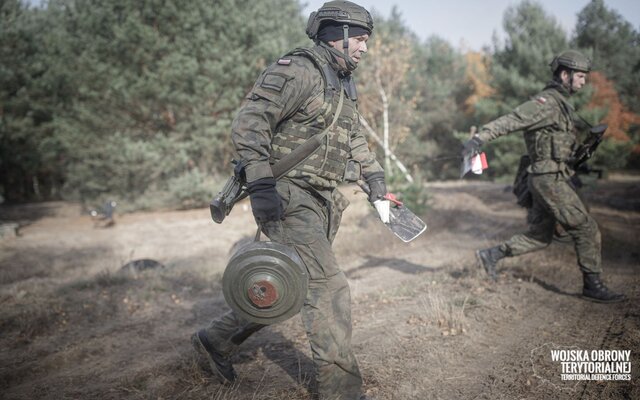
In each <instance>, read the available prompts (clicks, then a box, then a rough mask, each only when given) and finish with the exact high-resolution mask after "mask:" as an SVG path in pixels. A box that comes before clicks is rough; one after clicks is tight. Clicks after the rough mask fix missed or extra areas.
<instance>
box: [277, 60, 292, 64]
mask: <svg viewBox="0 0 640 400" xmlns="http://www.w3.org/2000/svg"><path fill="white" fill-rule="evenodd" d="M289 64H291V59H290V58H281V59H279V60H278V65H289Z"/></svg>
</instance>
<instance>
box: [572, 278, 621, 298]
mask: <svg viewBox="0 0 640 400" xmlns="http://www.w3.org/2000/svg"><path fill="white" fill-rule="evenodd" d="M583 276H584V286H583V287H582V297H583V298H584V299H586V300H591V301H596V302H598V303H618V302H620V301H624V300H626V299H627V297H626V296H625V295H623V294H621V293H615V292H612V291H611V290H609V288H607V287H606V286H605V285H604V283H603V282H602V281H601V280H600V274H589V273H584V274H583Z"/></svg>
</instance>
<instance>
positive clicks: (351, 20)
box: [307, 1, 373, 40]
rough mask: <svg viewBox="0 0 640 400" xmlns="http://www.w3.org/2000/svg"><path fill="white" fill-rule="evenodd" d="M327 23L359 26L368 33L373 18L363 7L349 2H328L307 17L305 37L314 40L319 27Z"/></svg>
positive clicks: (371, 26)
mask: <svg viewBox="0 0 640 400" xmlns="http://www.w3.org/2000/svg"><path fill="white" fill-rule="evenodd" d="M327 21H332V22H338V23H343V24H345V25H352V26H359V27H362V28H364V29H366V30H368V31H369V32H372V31H373V18H371V14H370V13H369V11H367V10H366V9H365V8H364V7H361V6H359V5H357V4H355V3H352V2H350V1H329V2H327V3H324V4H323V5H322V7H320V8H319V9H318V11H314V12H312V13H311V15H310V16H309V21H308V22H307V36H309V38H310V39H311V40H316V38H317V36H318V30H319V29H320V25H322V23H323V22H327Z"/></svg>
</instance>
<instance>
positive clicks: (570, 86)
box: [569, 70, 575, 94]
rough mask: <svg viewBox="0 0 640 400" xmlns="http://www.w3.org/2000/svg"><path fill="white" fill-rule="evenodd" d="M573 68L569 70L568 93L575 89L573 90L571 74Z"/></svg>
mask: <svg viewBox="0 0 640 400" xmlns="http://www.w3.org/2000/svg"><path fill="white" fill-rule="evenodd" d="M574 72H575V71H574V70H570V72H569V93H571V94H573V93H574V92H575V91H574V90H573V74H574Z"/></svg>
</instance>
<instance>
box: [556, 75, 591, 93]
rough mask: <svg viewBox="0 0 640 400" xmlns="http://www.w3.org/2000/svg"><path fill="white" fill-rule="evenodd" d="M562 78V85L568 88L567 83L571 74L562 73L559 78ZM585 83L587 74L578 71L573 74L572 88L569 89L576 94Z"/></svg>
mask: <svg viewBox="0 0 640 400" xmlns="http://www.w3.org/2000/svg"><path fill="white" fill-rule="evenodd" d="M560 77H561V78H562V83H563V84H564V85H565V86H569V81H571V74H570V73H569V72H568V71H562V74H561V76H560ZM586 83H587V73H586V72H580V71H576V72H574V73H573V82H572V84H571V85H572V86H571V89H572V90H573V91H574V92H577V91H578V90H580V89H582V87H583V86H584V85H585V84H586Z"/></svg>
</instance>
